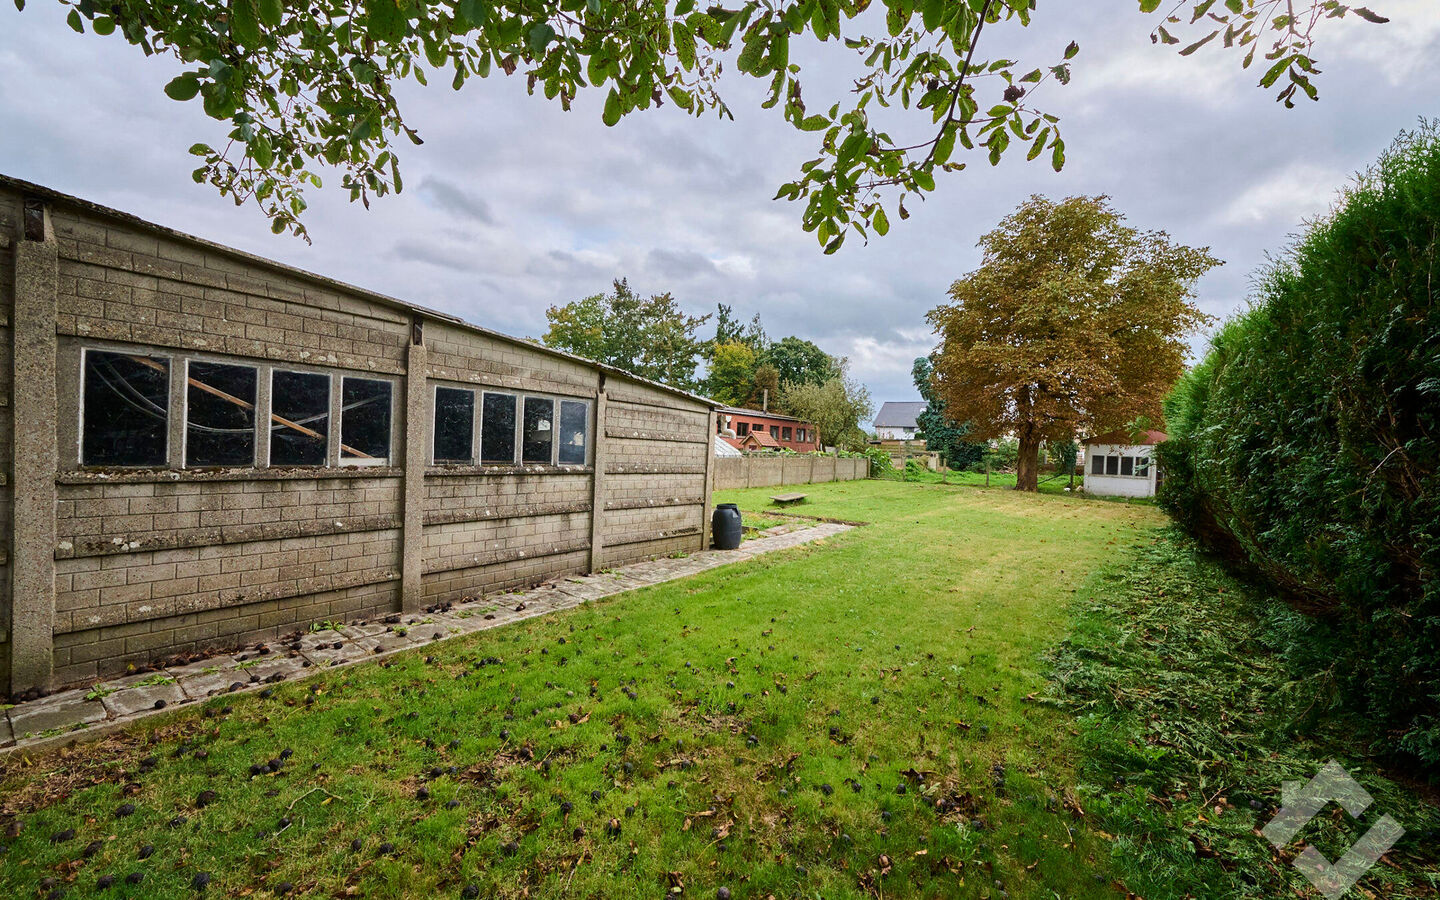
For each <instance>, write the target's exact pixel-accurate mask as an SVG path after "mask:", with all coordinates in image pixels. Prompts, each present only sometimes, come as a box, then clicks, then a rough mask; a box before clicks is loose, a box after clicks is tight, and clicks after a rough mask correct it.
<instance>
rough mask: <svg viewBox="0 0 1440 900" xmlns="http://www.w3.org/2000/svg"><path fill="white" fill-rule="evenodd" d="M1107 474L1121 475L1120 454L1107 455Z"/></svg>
mask: <svg viewBox="0 0 1440 900" xmlns="http://www.w3.org/2000/svg"><path fill="white" fill-rule="evenodd" d="M1105 474H1106V475H1119V474H1120V457H1118V456H1107V457H1105Z"/></svg>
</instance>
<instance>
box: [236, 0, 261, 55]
mask: <svg viewBox="0 0 1440 900" xmlns="http://www.w3.org/2000/svg"><path fill="white" fill-rule="evenodd" d="M230 36H231V37H232V38H234V39H235V43H237V44H239V45H240V46H242V47H255V46H256V45H258V44H259V43H260V20H259V18H258V17H257V16H256V13H255V0H231V3H230Z"/></svg>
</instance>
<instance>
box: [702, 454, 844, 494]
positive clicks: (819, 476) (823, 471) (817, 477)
mask: <svg viewBox="0 0 1440 900" xmlns="http://www.w3.org/2000/svg"><path fill="white" fill-rule="evenodd" d="M869 475H870V461H869V460H868V459H864V458H861V457H854V458H844V457H836V456H744V457H740V458H739V459H736V458H735V457H733V456H732V457H726V458H723V459H720V458H717V459H716V460H715V490H717V491H730V490H735V489H737V488H752V487H779V486H780V485H783V484H821V483H823V482H827V481H855V480H858V479H861V478H868V477H869Z"/></svg>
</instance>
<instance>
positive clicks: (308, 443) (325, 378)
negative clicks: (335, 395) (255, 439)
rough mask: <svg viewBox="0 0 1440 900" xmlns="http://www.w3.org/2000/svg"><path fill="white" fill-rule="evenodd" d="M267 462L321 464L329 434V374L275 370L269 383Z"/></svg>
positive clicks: (304, 464) (291, 464) (283, 464)
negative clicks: (268, 460)
mask: <svg viewBox="0 0 1440 900" xmlns="http://www.w3.org/2000/svg"><path fill="white" fill-rule="evenodd" d="M270 412H271V417H270V465H272V466H323V465H325V450H326V448H327V447H328V446H329V438H328V435H329V433H330V376H329V375H316V374H313V373H311V372H279V371H277V372H275V374H274V377H273V378H272V379H271V382H270Z"/></svg>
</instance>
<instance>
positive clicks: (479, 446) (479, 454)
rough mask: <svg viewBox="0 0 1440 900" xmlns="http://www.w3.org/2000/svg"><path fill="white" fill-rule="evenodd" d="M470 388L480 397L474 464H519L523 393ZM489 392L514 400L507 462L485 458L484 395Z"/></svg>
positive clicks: (523, 407)
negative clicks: (513, 419)
mask: <svg viewBox="0 0 1440 900" xmlns="http://www.w3.org/2000/svg"><path fill="white" fill-rule="evenodd" d="M472 390H474V391H475V394H476V395H477V396H478V397H479V398H480V405H479V407H478V409H479V415H477V416H476V417H475V423H476V427H477V428H478V429H479V433H478V434H477V435H476V441H475V465H477V466H481V467H482V468H483V467H485V466H491V467H494V466H518V465H520V452H521V451H520V442H521V439H522V437H523V431H522V430H521V428H522V426H523V425H524V413H525V404H524V396H525V395H524V393H522V392H520V391H495V390H490V389H488V388H479V389H472ZM489 394H496V395H498V396H502V397H510V398H512V399H513V400H514V401H515V413H514V415H515V421H514V423H512V425H511V428H510V461H509V462H495V461H494V460H487V459H486V458H485V437H484V435H485V397H486V396H487V395H489Z"/></svg>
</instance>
